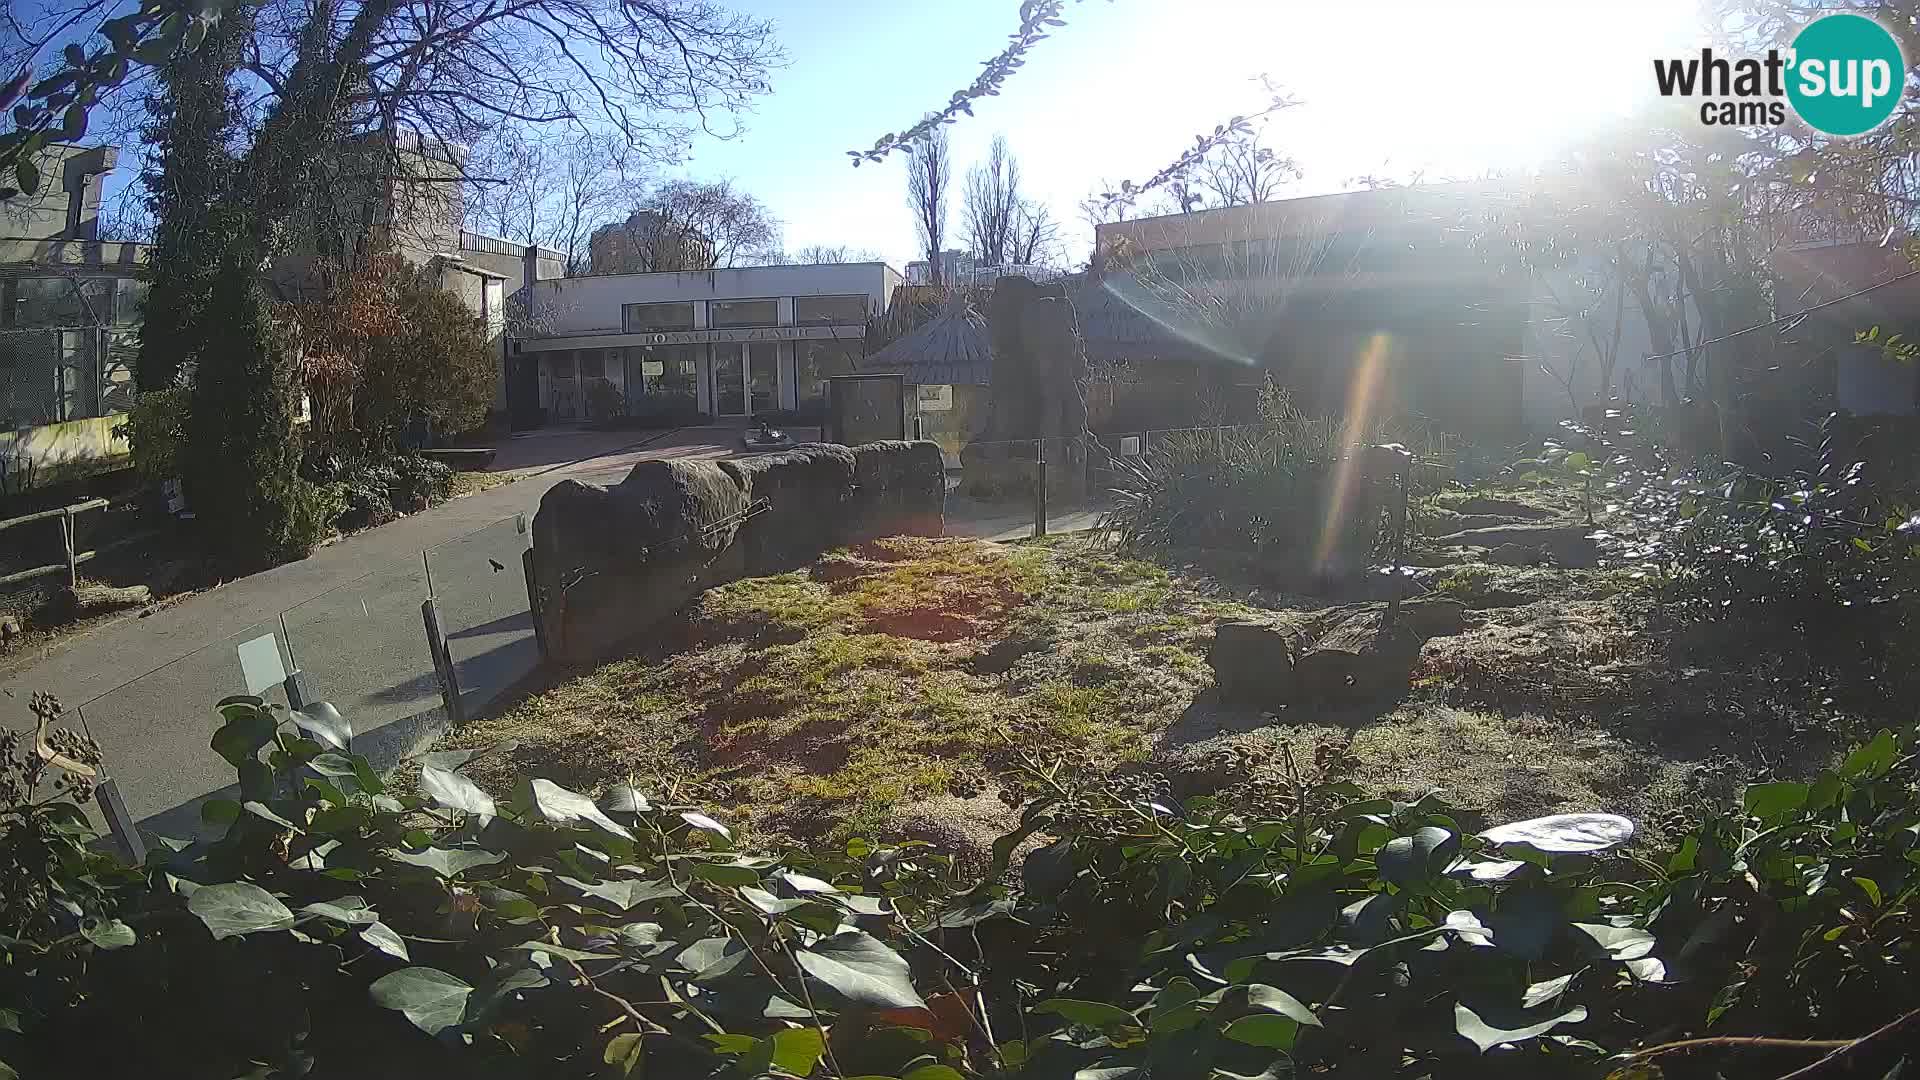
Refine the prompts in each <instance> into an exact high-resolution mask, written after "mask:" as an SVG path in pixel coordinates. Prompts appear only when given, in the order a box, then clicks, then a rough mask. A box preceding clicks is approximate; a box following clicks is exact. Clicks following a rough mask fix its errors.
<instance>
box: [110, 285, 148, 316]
mask: <svg viewBox="0 0 1920 1080" xmlns="http://www.w3.org/2000/svg"><path fill="white" fill-rule="evenodd" d="M146 307H147V283H146V282H144V281H141V280H139V279H138V278H121V279H120V288H119V290H118V291H117V292H116V293H115V294H114V298H113V325H115V326H139V325H140V324H141V323H142V322H143V321H144V320H145V318H146Z"/></svg>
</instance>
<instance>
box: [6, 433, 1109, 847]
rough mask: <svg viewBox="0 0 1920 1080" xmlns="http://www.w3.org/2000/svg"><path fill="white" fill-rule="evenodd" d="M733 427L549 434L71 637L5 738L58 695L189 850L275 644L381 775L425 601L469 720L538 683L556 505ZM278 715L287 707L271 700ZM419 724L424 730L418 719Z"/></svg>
mask: <svg viewBox="0 0 1920 1080" xmlns="http://www.w3.org/2000/svg"><path fill="white" fill-rule="evenodd" d="M738 437H739V430H738V429H737V428H687V429H681V430H679V431H673V432H654V433H647V432H592V431H583V430H559V431H542V432H538V433H534V434H531V435H528V436H525V437H521V438H516V439H514V440H512V441H511V442H509V443H507V444H505V445H503V446H502V447H501V448H500V453H499V454H498V455H497V456H496V457H495V460H494V463H493V467H494V470H495V471H510V472H514V473H524V474H525V475H523V476H521V478H520V479H517V480H515V481H513V482H512V483H508V484H503V485H501V486H499V487H495V488H491V489H488V490H486V491H483V492H479V493H477V494H474V495H469V496H466V497H464V498H460V499H455V500H453V501H451V502H448V503H445V504H443V505H441V506H437V507H434V508H432V509H430V510H427V511H424V512H422V513H419V514H413V515H410V516H408V517H404V518H401V519H399V520H398V521H395V522H392V523H389V524H387V525H383V526H381V527H379V528H376V529H370V530H367V531H366V532H363V533H360V534H358V535H355V536H351V537H348V538H345V539H343V540H339V541H337V542H335V543H332V544H329V545H327V546H326V547H323V548H321V549H320V550H319V551H317V552H315V553H314V554H313V556H312V557H310V558H307V559H303V560H301V561H300V562H297V563H290V564H288V565H286V566H281V567H277V568H275V569H273V570H269V571H266V572H264V573H260V574H255V575H252V576H250V577H246V578H241V579H239V580H236V581H232V582H227V583H225V584H223V585H220V586H218V587H216V588H213V589H209V590H207V591H205V592H202V593H199V594H196V595H194V596H191V597H188V598H186V599H184V600H181V601H179V602H178V603H174V604H170V605H168V606H166V607H163V608H160V609H159V610H157V611H155V612H154V613H153V614H152V615H150V616H147V617H144V618H139V617H129V618H127V619H124V620H121V621H119V622H116V623H112V624H110V625H108V626H105V627H102V628H100V629H98V630H95V631H93V632H92V633H89V634H86V635H84V636H81V637H77V638H71V639H68V640H67V641H64V642H61V643H59V644H57V645H55V646H53V647H52V648H50V649H48V650H46V651H45V652H44V653H42V654H41V655H39V656H37V657H15V658H13V660H12V662H11V663H10V664H9V665H8V666H7V668H6V669H5V670H4V672H0V691H4V692H5V693H6V694H7V695H8V696H7V697H6V698H0V722H4V723H8V724H14V725H18V726H25V725H27V724H30V723H31V717H30V715H29V714H28V712H27V709H26V704H27V699H28V697H29V696H30V695H31V694H32V693H33V692H36V691H42V690H45V691H51V692H52V693H54V694H56V695H58V696H59V698H60V700H61V701H62V702H63V703H64V704H65V705H66V707H67V709H68V714H69V718H70V719H71V718H72V717H75V716H77V717H78V718H79V719H80V720H81V721H82V722H83V723H84V726H85V729H86V731H87V732H88V733H89V734H91V735H92V736H93V737H94V738H95V739H97V740H99V742H100V743H101V745H102V747H103V749H104V750H105V752H106V760H107V766H108V769H109V771H110V772H111V773H112V774H113V775H114V776H115V778H116V779H117V780H118V782H119V786H120V789H121V794H122V796H123V797H124V798H125V799H126V802H127V805H128V809H129V811H130V812H131V813H132V815H133V816H134V818H135V819H136V820H140V821H142V822H143V824H144V825H145V826H146V827H147V828H148V829H149V830H150V831H154V832H161V833H165V834H168V835H186V834H188V833H190V832H192V831H193V827H194V825H195V824H196V817H197V812H198V811H197V807H198V803H199V802H200V801H201V800H202V799H204V798H205V797H207V796H208V795H211V794H214V793H219V792H222V791H223V789H225V788H226V787H227V785H228V784H229V783H230V781H231V780H232V772H231V770H230V769H229V768H228V767H227V766H226V764H225V762H222V761H221V760H220V759H219V758H218V757H217V756H215V755H214V754H213V752H212V751H211V750H210V749H209V748H208V745H207V740H208V738H209V737H210V736H211V735H212V733H213V731H214V728H215V727H216V726H217V725H216V722H215V720H214V716H213V712H212V707H213V704H214V703H215V702H216V701H218V700H220V699H221V698H222V697H225V696H227V695H230V694H238V693H245V692H248V690H249V687H248V686H247V683H246V679H245V676H244V673H243V671H242V668H241V665H240V661H239V658H238V648H239V646H240V645H241V644H242V643H243V642H247V641H251V640H255V639H257V638H259V637H261V636H263V635H267V634H272V635H274V637H275V638H276V639H277V640H278V641H279V642H280V644H281V651H282V660H283V662H284V663H285V664H286V665H287V666H288V667H289V668H292V667H296V666H297V667H298V668H299V669H300V670H301V672H302V683H303V686H304V688H305V690H306V695H307V698H308V699H309V700H322V701H329V702H332V703H333V704H334V705H336V706H337V707H338V708H339V709H340V710H341V712H342V713H343V714H344V715H345V716H346V718H347V719H348V720H349V721H351V722H352V723H353V725H354V729H355V731H356V732H358V733H360V736H361V738H360V740H359V741H358V742H357V744H356V749H361V750H363V751H364V752H368V753H369V755H370V756H374V757H376V758H381V757H385V758H388V759H391V758H394V757H397V756H398V754H399V753H400V752H402V751H404V750H405V749H407V748H408V747H410V745H411V744H412V743H413V742H414V741H416V740H417V739H419V738H421V737H423V736H424V735H426V734H430V732H429V731H426V730H424V729H423V728H422V724H423V723H432V722H437V720H438V717H437V714H436V710H437V709H438V707H439V705H440V695H439V687H438V685H437V683H436V681H435V679H434V677H433V675H432V671H433V664H432V660H431V658H430V657H429V655H428V651H427V647H426V635H425V630H424V627H423V622H422V613H421V610H420V609H421V602H422V601H423V600H424V599H425V598H426V597H427V596H428V595H429V594H431V595H432V596H433V597H434V600H435V605H436V607H437V609H438V613H439V618H440V620H441V623H442V626H443V627H444V629H445V632H446V634H447V636H448V643H449V644H448V648H449V651H450V652H451V653H452V654H453V660H454V663H455V669H456V673H457V676H458V679H459V682H460V686H461V697H462V699H463V702H464V703H465V704H466V705H467V707H468V711H469V712H471V711H472V710H473V709H474V708H477V707H479V706H482V705H484V704H485V703H487V702H489V701H491V700H492V699H493V698H495V697H496V696H498V694H499V693H500V692H502V691H503V690H505V689H507V688H508V687H509V686H511V685H512V684H513V683H514V682H516V681H518V680H519V679H521V678H523V677H524V676H525V675H526V674H528V673H530V672H531V671H532V670H533V669H534V666H535V663H536V660H537V649H536V647H535V644H534V641H533V635H532V626H531V623H530V620H529V618H528V614H527V595H526V582H525V578H524V576H523V572H522V568H521V565H520V554H521V552H522V551H523V550H525V548H526V547H527V545H528V543H529V542H530V541H529V538H528V537H527V536H526V535H525V534H524V533H523V532H522V531H521V529H520V522H518V521H516V515H522V514H524V515H526V520H528V521H530V520H531V518H532V516H533V513H534V511H535V510H537V509H538V507H539V502H540V497H541V496H542V495H544V494H545V493H546V491H547V489H548V488H550V487H552V486H553V485H554V484H557V483H559V482H560V481H562V480H566V479H578V480H582V481H586V482H590V483H602V484H610V483H617V482H618V481H619V480H620V479H622V478H623V477H624V476H625V475H626V474H627V472H628V471H629V470H630V469H631V468H632V467H633V465H634V464H635V463H636V462H638V461H642V460H646V459H649V458H666V457H695V458H707V457H724V456H729V455H731V454H733V453H735V452H736V450H737V447H738V442H737V439H738ZM1092 517H1093V515H1092V513H1091V512H1088V511H1080V510H1064V511H1060V512H1056V513H1055V514H1054V516H1053V520H1052V529H1053V531H1056V532H1060V531H1068V530H1072V529H1078V528H1087V527H1090V526H1091V524H1092ZM1032 527H1033V526H1032V512H1031V509H1030V508H1028V507H1027V506H1025V505H1020V504H1000V503H979V502H976V501H974V500H971V499H962V498H958V497H955V498H953V499H952V501H951V503H950V508H949V516H948V532H949V534H951V535H960V536H978V537H982V538H988V539H1002V540H1005V539H1017V538H1020V537H1025V536H1029V535H1031V533H1032ZM266 693H267V696H268V697H269V698H270V699H274V700H279V701H282V702H284V701H285V698H284V695H282V694H280V693H279V692H277V691H267V692H266ZM423 718H424V719H423Z"/></svg>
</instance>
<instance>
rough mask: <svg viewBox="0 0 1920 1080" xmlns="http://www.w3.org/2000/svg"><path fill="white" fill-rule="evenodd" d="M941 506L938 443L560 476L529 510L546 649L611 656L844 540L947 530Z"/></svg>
mask: <svg viewBox="0 0 1920 1080" xmlns="http://www.w3.org/2000/svg"><path fill="white" fill-rule="evenodd" d="M945 509H946V475H945V471H944V468H943V466H942V463H941V459H940V448H939V446H938V445H937V444H934V443H931V442H917V443H909V442H898V441H896V442H880V443H870V444H867V445H863V446H857V447H845V446H835V445H828V444H821V443H812V444H806V445H803V446H798V447H795V448H794V449H792V450H790V451H787V452H784V453H779V454H766V455H762V456H758V457H748V458H738V459H730V460H725V461H684V460H677V459H671V460H654V461H643V462H641V463H639V464H638V465H635V466H634V468H633V471H632V472H630V473H628V474H627V477H626V479H624V480H622V481H621V482H620V483H618V484H614V485H612V486H605V487H603V486H600V485H597V484H586V483H582V482H580V481H578V480H566V481H562V482H561V483H559V484H556V485H554V487H552V488H550V489H549V490H548V491H547V493H546V495H545V496H543V497H542V498H541V500H540V511H539V513H537V514H536V515H535V516H534V519H533V566H534V588H535V592H536V595H537V596H538V597H539V607H540V611H539V615H538V618H539V620H540V628H541V633H542V638H543V641H544V643H545V647H546V649H547V654H548V656H549V658H551V659H553V660H555V661H557V662H559V663H562V664H583V663H590V662H592V661H595V660H599V659H602V658H604V657H607V656H610V655H612V654H614V653H615V652H617V651H618V650H619V648H620V646H622V645H623V644H625V643H627V642H629V641H631V640H632V639H634V638H636V637H638V636H639V635H641V634H643V633H645V632H646V631H647V630H648V629H650V628H651V627H653V626H654V625H656V624H657V623H659V622H660V621H661V620H662V619H665V618H666V617H668V616H670V615H672V614H673V613H675V612H676V611H679V610H680V609H681V608H682V607H684V606H685V605H686V604H687V603H688V602H689V601H691V600H693V599H694V598H695V597H697V596H698V595H700V593H701V592H703V591H705V590H706V589H708V588H710V587H712V586H714V585H719V584H723V583H725V582H728V581H732V580H734V579H735V578H739V577H743V576H747V575H752V574H766V573H777V572H780V571H782V570H787V569H791V568H793V567H794V566H797V565H800V564H802V563H805V562H807V561H808V560H810V559H813V558H814V557H816V556H818V555H820V554H821V553H822V552H824V551H827V550H829V549H831V548H834V547H838V546H840V545H843V544H856V543H861V542H864V541H867V540H873V539H876V538H879V537H882V536H896V535H900V534H903V533H905V534H913V535H926V536H939V535H940V534H941V533H942V532H943V531H944V526H945Z"/></svg>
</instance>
